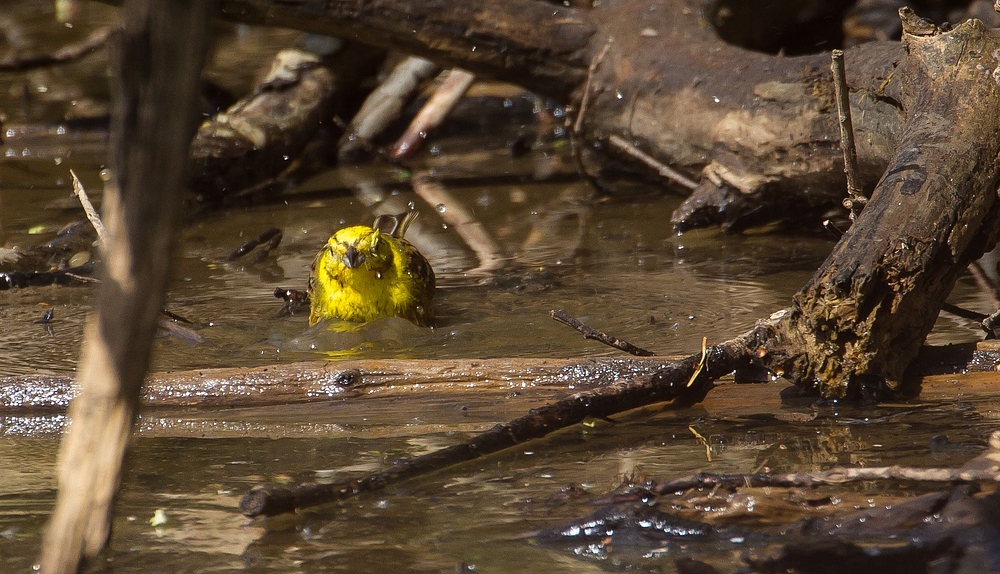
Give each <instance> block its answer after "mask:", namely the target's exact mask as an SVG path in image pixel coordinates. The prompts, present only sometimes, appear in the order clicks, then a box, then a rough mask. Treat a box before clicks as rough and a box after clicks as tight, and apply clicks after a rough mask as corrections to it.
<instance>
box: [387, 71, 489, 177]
mask: <svg viewBox="0 0 1000 574" xmlns="http://www.w3.org/2000/svg"><path fill="white" fill-rule="evenodd" d="M441 75H442V76H443V79H442V80H441V85H439V86H438V88H437V89H436V90H434V93H433V94H432V95H431V97H430V99H428V100H427V103H425V104H424V107H422V108H420V111H419V112H417V115H416V116H415V117H414V118H413V121H411V122H410V125H409V126H407V127H406V130H404V131H403V135H401V136H399V139H398V140H396V143H394V144H392V147H391V148H390V149H389V157H390V158H392V159H393V160H402V159H406V158H408V157H411V156H413V154H415V153H416V152H417V150H419V149H420V147H421V145H422V144H423V141H424V140H425V139H427V136H428V134H430V133H431V132H432V131H434V130H436V129H437V128H438V126H440V125H441V122H443V121H444V120H445V118H447V117H448V114H449V113H451V110H453V109H455V106H457V105H458V102H459V101H461V99H462V97H463V96H465V92H466V91H467V90H468V89H469V86H471V85H472V82H474V81H475V79H476V77H475V76H474V75H472V74H470V73H469V72H466V71H465V70H459V69H454V70H448V71H447V72H443V73H442V74H441Z"/></svg>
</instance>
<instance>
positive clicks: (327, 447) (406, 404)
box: [0, 385, 995, 572]
mask: <svg viewBox="0 0 1000 574" xmlns="http://www.w3.org/2000/svg"><path fill="white" fill-rule="evenodd" d="M775 386H776V385H756V386H752V387H749V388H746V387H744V388H742V389H743V390H741V389H740V388H737V389H733V388H731V387H730V388H728V389H726V388H722V389H719V390H717V391H716V392H715V394H713V395H710V396H709V400H708V401H706V403H705V404H703V405H700V406H698V407H695V408H694V409H690V410H680V411H675V410H669V409H668V410H657V409H648V410H646V411H644V412H641V413H633V414H631V415H624V416H620V417H618V421H617V423H615V424H610V423H606V422H602V421H596V422H595V423H594V424H593V425H579V426H578V427H574V428H571V429H567V430H566V431H564V432H561V433H557V434H556V435H554V436H553V437H550V438H548V439H546V440H544V441H539V442H537V443H533V444H530V445H526V446H524V447H522V448H519V449H512V450H511V451H510V452H506V453H503V454H500V455H497V456H491V457H487V458H485V459H482V460H479V461H474V462H472V463H468V464H465V465H462V466H461V467H458V468H455V469H451V470H449V471H446V472H443V473H438V474H437V475H434V476H431V477H428V478H424V479H420V480H414V481H409V482H406V483H403V484H401V485H397V486H395V487H392V488H390V489H389V490H387V491H385V492H381V493H375V494H372V495H366V496H362V497H359V498H356V499H352V500H349V501H345V502H341V503H337V504H332V505H328V506H325V507H320V508H317V509H313V510H310V511H307V512H304V513H301V514H299V515H297V516H295V517H282V518H276V519H271V520H268V521H262V520H256V521H252V522H248V521H246V520H245V519H244V518H243V517H241V516H240V515H239V513H238V512H237V510H236V504H237V501H238V499H239V497H240V496H241V495H242V494H243V493H244V492H246V490H247V489H248V488H249V487H250V486H252V485H254V484H256V483H258V482H261V481H266V482H287V481H302V480H317V481H324V480H334V479H340V478H345V477H352V476H358V475H360V474H362V473H365V472H371V471H373V470H379V469H383V468H385V466H386V465H387V464H388V462H390V461H391V460H392V459H394V458H396V457H398V456H403V455H410V456H412V455H417V454H420V453H423V452H427V451H428V450H433V449H437V448H440V447H442V446H446V445H449V444H453V443H454V442H455V441H457V440H460V439H461V438H462V437H464V436H467V434H468V433H471V432H475V431H476V430H481V429H482V428H486V427H488V426H489V425H491V424H493V423H494V422H496V420H495V419H494V417H497V416H499V417H507V416H510V415H511V413H513V412H516V411H520V412H523V411H524V410H526V409H527V408H529V407H530V406H532V405H533V404H537V403H538V402H541V401H544V400H545V399H544V398H536V397H524V396H522V397H516V398H504V397H503V396H502V395H495V396H487V397H484V396H483V395H482V394H478V393H475V392H474V391H466V392H465V393H463V394H458V395H455V394H448V395H447V399H446V401H445V402H447V403H448V404H447V405H444V404H442V402H443V401H442V398H441V397H435V396H434V393H433V392H430V393H428V394H422V395H417V394H415V395H413V396H412V397H409V398H408V399H407V400H405V401H399V400H380V399H372V400H365V401H361V402H360V403H357V404H353V403H350V402H347V401H342V402H332V403H330V404H328V405H325V406H324V405H319V406H316V405H313V406H310V407H308V408H304V407H298V408H292V407H284V408H282V407H278V408H270V409H266V410H258V411H256V412H253V411H245V412H221V413H177V414H175V415H169V414H162V415H156V414H152V413H151V414H150V415H148V416H147V417H145V418H144V420H143V422H142V423H141V424H140V427H141V428H142V429H143V430H142V431H141V435H140V438H139V440H138V441H137V443H136V446H135V449H134V451H133V456H132V465H131V470H130V472H129V475H128V478H127V481H126V485H125V487H124V490H123V493H122V496H121V501H120V505H119V512H118V516H117V518H116V522H115V538H114V543H113V551H112V553H111V555H110V559H111V564H112V566H113V570H114V571H115V572H147V571H150V568H153V569H154V570H155V571H170V570H176V571H185V572H214V571H228V570H233V569H240V568H251V569H252V570H254V571H261V572H325V571H351V572H384V571H385V565H384V562H383V561H384V560H386V559H392V560H393V565H394V566H393V569H392V570H393V571H395V572H442V571H444V572H450V571H454V570H455V568H456V566H457V565H458V564H459V563H461V562H466V563H468V564H475V565H476V566H477V570H478V571H486V572H511V571H515V572H581V571H583V572H588V571H594V572H597V571H601V568H603V566H602V565H601V564H599V563H595V562H590V561H585V560H582V559H579V558H574V557H573V556H572V555H570V554H567V553H565V551H563V550H561V549H559V548H554V547H542V546H537V545H535V544H533V543H531V542H530V541H528V540H525V539H524V536H525V535H527V534H530V533H531V532H534V531H536V530H539V529H542V528H546V527H551V526H553V525H557V524H561V523H565V522H567V521H569V520H572V519H574V518H576V517H579V516H584V515H587V514H589V513H591V512H592V511H593V510H594V507H593V506H591V503H592V502H593V501H594V500H596V499H598V498H600V497H601V496H602V495H603V494H605V493H606V492H607V491H609V490H611V489H612V488H614V487H615V486H617V484H618V482H619V481H620V480H621V477H622V476H624V475H628V476H631V475H634V476H637V477H638V478H640V479H642V478H647V477H655V478H676V477H680V476H683V475H687V474H690V473H693V472H697V471H701V470H704V471H709V472H716V473H725V472H751V471H755V470H761V469H770V470H773V471H777V472H786V471H789V472H791V471H814V470H823V469H828V468H831V467H834V466H838V465H851V466H888V465H893V464H906V465H916V466H933V465H946V466H955V465H959V464H961V463H963V462H964V461H965V460H968V459H969V458H971V457H972V456H974V455H976V454H978V453H979V452H981V451H982V449H983V448H984V445H985V440H986V436H987V435H988V434H989V432H990V431H992V430H993V429H994V428H995V427H994V426H993V422H994V421H993V420H992V419H993V415H991V414H990V413H991V411H989V410H985V409H988V407H989V403H988V402H985V401H983V402H970V403H967V404H963V405H957V404H954V405H937V406H910V407H898V406H897V407H891V406H889V407H879V408H876V409H840V410H833V409H830V408H820V409H817V408H815V407H812V406H810V405H809V404H808V403H807V402H806V403H803V404H802V405H799V406H796V405H786V406H784V407H782V406H780V405H779V404H778V402H777V399H776V398H775V395H776V391H777V389H776V388H774V387H775ZM768 387H771V388H768ZM506 403H513V404H506ZM460 405H461V406H464V407H465V408H459V406H460ZM748 405H752V406H748ZM497 407H499V408H497ZM359 408H361V409H363V412H358V409H359ZM198 419H201V422H205V423H208V422H211V423H213V424H214V427H213V426H212V424H206V425H202V426H200V427H199V426H198V422H199V420H198ZM227 420H229V421H240V420H242V421H247V420H252V421H255V423H256V425H257V428H256V429H252V428H248V427H249V425H247V424H245V422H244V424H243V426H241V425H240V424H236V423H235V422H233V424H229V425H228V426H227V423H226V421H227ZM11 422H12V421H10V420H9V419H3V420H0V425H2V426H4V427H5V428H8V429H9V428H10V427H9V426H7V425H9V424H11ZM310 425H311V426H310ZM197 428H200V429H201V430H200V431H198V430H194V431H192V429H197ZM213 428H214V430H212V429H213ZM199 432H202V433H206V434H207V437H204V438H199V436H198V434H199ZM170 433H174V434H173V435H171V434H170ZM280 436H285V437H286V438H270V437H280ZM945 436H946V437H947V438H946V439H944V438H942V437H945ZM184 437H188V438H184ZM55 449H56V441H55V439H54V437H53V436H52V435H49V436H48V437H45V436H35V437H30V438H29V437H25V436H23V435H22V436H8V437H7V438H5V440H4V441H2V442H0V480H2V484H3V485H4V487H3V494H2V496H0V556H2V557H3V559H4V562H5V564H6V565H8V566H9V567H11V568H13V570H10V571H14V572H18V571H27V569H28V568H29V567H30V564H31V562H32V560H33V558H34V552H35V551H36V550H37V544H38V541H39V536H40V532H39V529H40V525H41V524H42V523H43V521H44V519H45V517H46V515H47V513H48V511H49V505H50V504H51V502H52V500H53V497H54V492H53V490H52V481H53V473H54V469H53V461H54V456H55ZM568 485H576V486H577V487H579V488H580V489H582V491H583V495H582V496H579V497H566V496H563V495H562V494H561V491H562V490H564V487H566V486H568ZM924 491H926V489H919V490H916V491H915V490H912V489H907V490H898V489H897V488H892V487H890V486H887V485H885V484H876V483H862V484H858V485H852V486H850V487H846V488H839V489H836V490H835V491H834V492H833V494H836V499H837V501H835V503H834V506H835V507H836V506H837V505H838V504H839V505H840V508H842V509H843V510H844V511H847V510H850V509H853V508H855V507H858V506H859V505H860V506H864V505H867V504H875V505H880V504H890V503H892V502H893V501H894V500H898V499H899V498H901V497H909V496H913V494H914V493H916V492H924ZM781 492H782V490H781V489H774V490H773V491H768V492H766V493H764V492H761V493H756V497H757V499H758V501H757V504H756V506H754V504H753V503H751V504H749V505H743V506H741V507H739V508H735V509H734V507H733V506H729V507H727V508H720V509H718V511H717V512H715V513H716V514H717V515H716V516H715V520H718V521H720V523H721V524H741V525H753V524H758V525H760V524H782V523H788V522H791V521H794V520H795V519H796V518H797V516H796V515H795V514H794V513H795V512H798V513H799V514H801V512H802V510H801V507H802V505H801V504H797V503H795V500H797V499H796V497H801V496H802V493H801V492H796V491H788V492H787V493H785V494H781ZM811 492H812V494H811V495H810V496H813V497H814V498H817V499H819V498H822V497H823V496H826V495H828V494H830V493H829V492H826V491H811ZM702 494H704V493H702ZM751 494H753V493H752V491H751ZM782 501H784V502H782ZM691 504H697V500H693V501H692V502H691ZM158 509H161V510H163V511H164V513H165V516H166V523H164V524H162V525H157V526H153V525H151V524H150V519H151V518H153V516H154V514H155V513H156V511H157V510H158ZM796 509H798V510H796ZM704 510H708V511H711V509H710V508H704V509H703V511H704ZM713 512H714V511H713ZM710 514H711V512H710ZM700 518H702V519H704V516H701V517H700ZM741 550H742V548H735V549H734V548H732V547H729V548H708V549H705V548H701V549H699V548H697V547H693V548H687V549H684V548H676V549H675V551H674V553H673V554H670V553H668V554H667V555H665V556H659V557H658V558H656V559H649V561H648V562H647V566H648V567H650V568H653V567H661V568H667V569H668V571H669V568H670V567H671V566H670V565H671V564H672V559H673V558H674V557H676V556H677V555H678V553H680V554H683V553H694V554H695V555H696V556H699V557H700V558H703V559H708V560H710V561H712V562H713V563H717V564H720V565H722V566H725V567H726V569H727V571H728V570H731V569H732V567H733V566H734V565H736V564H738V563H739V552H740V551H741ZM706 552H707V555H706V554H705V553H706Z"/></svg>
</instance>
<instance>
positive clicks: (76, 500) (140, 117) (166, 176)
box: [41, 0, 212, 574]
mask: <svg viewBox="0 0 1000 574" xmlns="http://www.w3.org/2000/svg"><path fill="white" fill-rule="evenodd" d="M211 9H212V6H211V3H210V2H202V1H199V0H172V1H169V2H159V1H152V0H127V1H126V2H125V6H124V11H123V13H124V20H125V21H124V27H123V31H122V34H121V37H120V39H119V40H120V41H119V42H117V43H116V48H117V50H116V52H115V54H114V55H113V57H112V62H114V63H113V64H112V68H113V69H114V74H113V80H112V83H113V85H112V94H113V97H114V108H113V112H112V126H111V145H110V156H111V157H110V163H111V165H112V167H113V172H114V178H113V179H112V181H111V182H109V185H108V187H107V189H106V191H105V194H106V195H105V201H104V222H105V224H106V226H107V235H108V237H107V250H106V251H105V253H104V261H105V264H104V267H103V269H102V277H103V281H102V283H101V287H100V289H99V291H98V294H97V304H96V310H95V312H94V313H93V314H92V315H91V317H90V319H89V321H88V322H87V328H86V332H85V338H84V342H83V348H82V352H81V358H80V364H79V368H78V371H77V373H78V381H79V382H80V385H81V393H80V396H79V397H77V398H76V399H74V400H73V402H72V403H71V405H70V408H69V416H70V418H71V419H72V421H73V424H72V426H71V427H70V429H69V431H67V434H66V436H65V437H64V439H63V443H62V446H61V448H60V452H59V466H58V478H59V495H58V497H57V500H56V508H55V511H54V512H53V515H52V518H51V520H50V522H49V526H48V529H47V531H46V533H45V540H44V543H43V545H42V548H43V550H42V556H41V566H42V571H44V572H45V573H46V574H63V573H68V572H75V571H76V570H77V569H78V568H79V567H80V565H81V564H82V563H83V562H84V561H85V560H87V559H90V558H93V557H94V556H96V555H97V553H98V552H100V551H101V549H102V548H103V547H104V545H105V544H106V542H107V539H108V535H109V531H110V523H111V517H112V513H113V510H114V499H115V494H116V492H117V490H118V485H119V482H120V480H121V473H122V461H123V459H124V457H125V454H126V450H127V447H128V441H129V436H130V435H131V431H132V426H133V424H134V421H135V416H136V414H137V410H138V404H139V397H140V393H141V390H142V380H143V377H144V376H145V373H146V369H147V367H148V364H149V348H150V343H151V341H152V337H153V334H154V331H155V329H156V323H157V319H158V315H159V310H160V308H161V307H162V302H163V299H164V293H165V289H166V280H167V274H168V270H169V262H170V248H171V244H172V240H173V235H174V227H175V222H176V220H177V215H178V214H179V211H180V206H181V203H180V197H181V196H180V189H181V186H182V183H183V181H184V177H185V171H186V167H187V159H188V147H189V146H190V143H191V138H192V136H193V135H194V131H195V128H196V126H197V114H196V111H197V101H198V82H199V75H200V72H201V66H202V62H203V59H204V56H205V52H206V47H207V46H206V44H207V38H208V31H209V29H208V24H209V14H210V13H211Z"/></svg>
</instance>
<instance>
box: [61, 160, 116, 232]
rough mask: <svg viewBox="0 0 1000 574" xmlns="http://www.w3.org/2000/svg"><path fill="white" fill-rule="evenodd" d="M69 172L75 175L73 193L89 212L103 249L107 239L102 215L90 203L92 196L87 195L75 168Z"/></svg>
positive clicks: (84, 209)
mask: <svg viewBox="0 0 1000 574" xmlns="http://www.w3.org/2000/svg"><path fill="white" fill-rule="evenodd" d="M69 174H70V175H71V176H73V193H74V194H75V195H76V197H77V199H79V200H80V205H82V206H83V212H84V213H86V214H87V219H88V220H89V221H90V224H91V225H93V226H94V230H95V231H97V240H98V241H100V242H101V250H102V251H103V250H104V247H105V245H106V241H107V240H106V239H105V238H104V224H103V223H101V216H100V215H98V213H97V210H96V209H94V204H92V203H90V198H89V197H87V190H86V189H84V188H83V184H82V183H80V178H78V177H76V173H75V172H74V171H73V170H69Z"/></svg>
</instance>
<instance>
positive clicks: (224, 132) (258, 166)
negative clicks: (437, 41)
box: [189, 44, 384, 202]
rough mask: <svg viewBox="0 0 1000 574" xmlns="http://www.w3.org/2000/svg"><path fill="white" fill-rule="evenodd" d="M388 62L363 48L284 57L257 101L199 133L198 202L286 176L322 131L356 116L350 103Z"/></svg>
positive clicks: (195, 150) (194, 185)
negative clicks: (340, 116) (346, 115)
mask: <svg viewBox="0 0 1000 574" xmlns="http://www.w3.org/2000/svg"><path fill="white" fill-rule="evenodd" d="M323 48H328V47H327V46H323ZM317 51H319V50H317ZM383 57H384V53H383V52H382V51H380V50H373V49H371V48H368V47H366V46H360V45H357V44H347V45H345V46H342V47H340V48H339V49H338V50H337V51H336V53H335V54H333V55H327V54H325V53H324V54H316V53H314V52H313V51H309V50H306V49H304V48H289V49H286V50H282V51H281V52H280V53H279V54H278V55H277V56H275V58H274V61H273V62H272V64H271V70H270V71H269V72H268V74H267V76H266V77H265V78H264V80H263V81H262V82H261V83H259V84H258V85H257V86H256V87H255V89H254V92H253V93H252V94H250V95H248V96H246V97H245V98H243V99H241V100H240V101H238V102H236V103H235V104H233V105H232V106H231V107H230V108H229V109H227V110H226V111H225V112H223V113H220V114H218V115H216V116H215V117H213V118H211V119H209V120H207V121H206V122H205V123H203V124H202V126H201V128H200V129H199V130H198V134H197V136H196V137H195V140H194V142H193V143H192V144H191V155H192V161H193V164H194V170H193V171H192V176H191V180H190V183H189V185H190V187H191V191H192V192H193V193H194V194H195V197H196V198H198V199H200V200H201V201H208V202H214V201H219V200H221V199H223V198H226V197H228V196H232V195H234V194H236V193H238V192H240V191H243V190H246V189H248V188H251V187H253V186H256V185H258V184H261V183H262V182H266V181H268V180H269V179H271V178H274V177H276V176H278V175H279V174H281V173H282V172H284V171H285V170H286V169H288V168H289V167H290V166H291V165H292V162H293V161H294V160H295V159H296V158H298V157H299V155H300V154H301V153H302V151H303V150H304V149H305V148H306V145H307V144H308V143H309V142H310V141H311V140H312V139H313V138H314V137H315V135H316V133H317V132H318V131H319V129H320V127H321V126H323V125H327V124H329V123H330V121H331V120H332V118H333V117H334V115H337V114H344V113H348V112H349V111H350V107H349V105H348V102H350V101H351V100H352V98H350V97H349V95H350V94H352V93H353V92H354V91H355V90H356V89H357V86H358V84H359V83H360V79H361V78H362V77H363V76H364V75H367V74H370V73H372V71H373V70H374V69H375V68H377V66H378V63H379V62H380V61H381V59H382V58H383Z"/></svg>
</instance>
